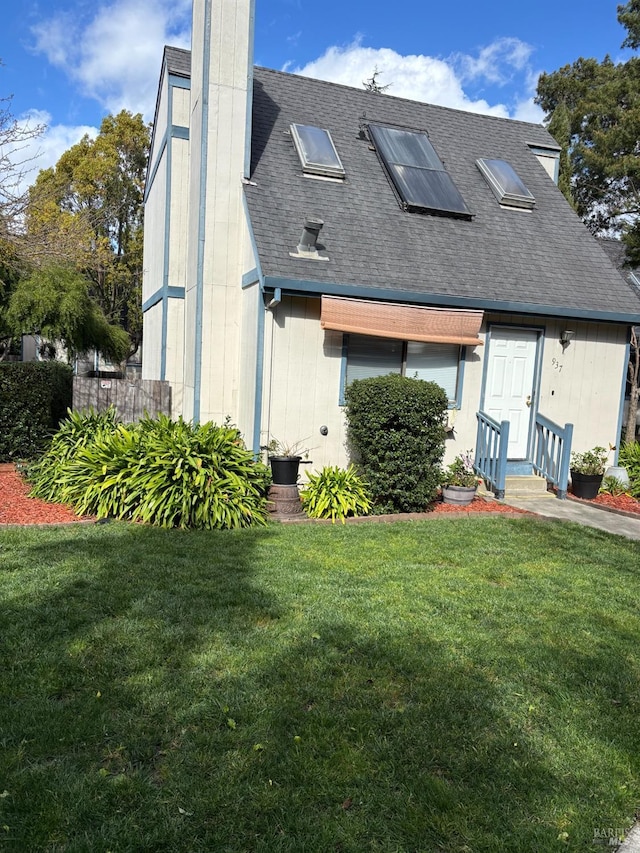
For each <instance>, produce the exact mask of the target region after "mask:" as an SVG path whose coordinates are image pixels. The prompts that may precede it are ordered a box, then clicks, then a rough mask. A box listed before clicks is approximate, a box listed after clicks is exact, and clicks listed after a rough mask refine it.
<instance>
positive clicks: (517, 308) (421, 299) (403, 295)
mask: <svg viewBox="0 0 640 853" xmlns="http://www.w3.org/2000/svg"><path fill="white" fill-rule="evenodd" d="M276 287H279V288H281V289H282V290H283V291H284V292H286V293H287V294H291V295H295V294H296V293H299V294H304V295H305V296H307V295H309V294H312V293H316V294H318V295H320V294H322V293H326V294H327V295H328V296H351V297H356V298H360V299H380V300H384V301H386V302H411V303H413V304H414V305H443V306H446V307H449V308H471V309H476V310H478V309H482V310H485V311H494V312H496V313H511V314H534V315H536V316H538V317H540V316H545V315H546V316H549V317H567V318H571V319H573V320H597V321H599V322H600V323H607V322H608V323H625V324H627V325H629V324H634V325H636V324H638V325H640V312H639V313H638V314H620V313H618V312H613V311H600V310H595V309H594V310H592V309H583V308H569V307H568V306H562V305H542V304H538V303H529V302H509V301H504V302H503V301H498V300H493V299H482V298H475V297H474V298H473V299H471V298H469V297H466V296H449V295H446V294H442V293H421V292H418V291H415V292H414V291H407V290H394V289H393V288H389V287H363V286H362V285H359V284H341V283H335V282H329V281H313V280H308V279H295V278H293V279H291V278H282V277H280V276H265V278H264V288H265V290H273V289H274V288H276Z"/></svg>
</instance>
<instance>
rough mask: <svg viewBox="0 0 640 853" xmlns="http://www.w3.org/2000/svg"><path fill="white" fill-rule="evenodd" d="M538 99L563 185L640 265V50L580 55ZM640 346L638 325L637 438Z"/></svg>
mask: <svg viewBox="0 0 640 853" xmlns="http://www.w3.org/2000/svg"><path fill="white" fill-rule="evenodd" d="M617 11H618V21H619V22H620V23H621V24H622V26H623V27H625V29H626V30H627V37H626V38H625V40H624V41H623V43H622V46H623V47H629V48H631V49H633V50H636V49H638V47H640V0H629V2H628V3H626V4H624V5H619V6H618V9H617ZM536 101H537V103H538V104H540V106H541V107H542V109H543V110H544V111H545V113H546V119H547V123H548V127H549V130H550V132H551V133H552V134H553V135H554V137H555V138H556V139H557V141H558V142H559V143H560V145H561V146H562V153H561V159H560V179H559V185H560V188H561V190H562V192H563V193H564V194H565V196H566V197H567V200H568V201H569V202H570V204H572V205H573V207H575V209H576V211H577V212H578V213H579V214H580V216H581V217H582V218H583V220H584V222H585V223H586V224H587V226H588V227H589V228H590V229H591V231H592V232H593V233H594V234H596V235H603V236H604V235H611V234H616V235H619V236H621V237H622V239H623V240H624V242H625V244H626V255H627V260H628V263H629V264H630V265H632V266H640V57H637V56H633V57H631V58H630V59H629V60H628V61H627V62H620V63H616V62H613V61H612V60H611V58H610V57H609V56H605V58H604V59H603V60H602V62H599V61H598V60H596V59H584V58H583V57H580V58H579V59H577V60H576V61H575V62H573V63H572V64H571V65H565V66H563V67H562V68H560V69H558V70H557V71H554V72H553V73H551V74H542V75H541V77H540V79H539V81H538V91H537V97H536ZM639 371H640V349H639V342H638V335H637V330H632V336H631V357H630V360H629V366H628V379H629V383H630V388H631V393H630V401H629V410H628V417H627V422H626V424H625V429H624V434H625V438H626V439H627V441H633V440H634V438H635V432H636V413H637V410H638V405H639V389H638V383H639V382H640V375H639Z"/></svg>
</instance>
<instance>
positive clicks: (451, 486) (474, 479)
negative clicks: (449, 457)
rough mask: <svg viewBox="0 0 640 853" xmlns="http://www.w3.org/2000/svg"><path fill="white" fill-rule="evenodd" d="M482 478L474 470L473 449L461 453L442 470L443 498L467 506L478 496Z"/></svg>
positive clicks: (448, 501) (446, 501) (450, 502)
mask: <svg viewBox="0 0 640 853" xmlns="http://www.w3.org/2000/svg"><path fill="white" fill-rule="evenodd" d="M479 482H480V478H479V477H478V475H477V474H476V472H475V471H474V470H473V451H471V450H467V451H465V452H464V453H459V454H458V455H457V456H456V458H455V459H454V460H453V462H451V464H450V465H448V466H447V467H446V468H445V469H444V470H443V472H442V477H441V486H442V500H443V501H444V502H445V503H446V504H457V505H458V506H467V505H468V504H470V503H471V501H472V500H473V499H474V498H475V496H476V491H477V489H478V483H479Z"/></svg>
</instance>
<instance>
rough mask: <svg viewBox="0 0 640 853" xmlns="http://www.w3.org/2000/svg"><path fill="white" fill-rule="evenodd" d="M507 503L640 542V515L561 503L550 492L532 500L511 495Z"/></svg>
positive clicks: (570, 502) (586, 505)
mask: <svg viewBox="0 0 640 853" xmlns="http://www.w3.org/2000/svg"><path fill="white" fill-rule="evenodd" d="M504 502H505V503H506V504H509V506H515V507H518V508H519V509H526V510H528V511H529V512H534V513H536V515H542V516H545V517H546V518H557V519H560V520H562V521H575V522H576V523H577V524H584V525H586V526H587V527H596V528H597V529H598V530H605V531H606V532H607V533H615V534H617V535H618V536H626V537H627V538H628V539H637V540H640V516H636V517H633V518H630V517H629V516H628V515H622V514H621V513H618V512H611V511H609V510H606V509H602V507H598V506H597V505H591V504H588V503H584V502H582V501H575V500H571V499H570V498H568V499H567V500H564V501H560V500H558V498H556V497H555V496H554V495H551V494H550V493H549V492H547V493H546V494H541V495H535V496H532V497H529V496H526V497H521V496H518V497H512V498H509V497H508V496H507V497H506V498H505V501H504Z"/></svg>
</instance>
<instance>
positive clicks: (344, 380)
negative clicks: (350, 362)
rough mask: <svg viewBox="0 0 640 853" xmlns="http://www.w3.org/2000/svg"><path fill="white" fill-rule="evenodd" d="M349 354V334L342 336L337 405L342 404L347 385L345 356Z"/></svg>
mask: <svg viewBox="0 0 640 853" xmlns="http://www.w3.org/2000/svg"><path fill="white" fill-rule="evenodd" d="M348 355H349V335H348V334H344V335H343V336H342V355H341V357H340V392H339V394H338V405H339V406H344V404H345V399H344V389H345V388H346V385H347V356H348Z"/></svg>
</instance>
